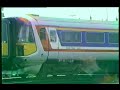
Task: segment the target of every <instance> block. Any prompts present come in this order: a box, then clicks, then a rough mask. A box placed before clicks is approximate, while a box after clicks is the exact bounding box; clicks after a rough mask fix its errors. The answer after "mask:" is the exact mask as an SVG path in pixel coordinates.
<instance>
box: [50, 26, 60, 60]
mask: <svg viewBox="0 0 120 90" xmlns="http://www.w3.org/2000/svg"><path fill="white" fill-rule="evenodd" d="M48 33H49V41H50V47H49V59H58V56H59V55H58V54H59V52H58V50H59V46H58V45H59V44H58V40H57V39H58V38H57V32H56V29H55V28H53V27H49V28H48Z"/></svg>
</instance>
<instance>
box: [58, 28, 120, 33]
mask: <svg viewBox="0 0 120 90" xmlns="http://www.w3.org/2000/svg"><path fill="white" fill-rule="evenodd" d="M56 30H64V31H66V30H69V31H78V32H80V31H86V32H118V30H113V29H112V30H110V29H91V28H84V29H82V28H79V29H77V28H56Z"/></svg>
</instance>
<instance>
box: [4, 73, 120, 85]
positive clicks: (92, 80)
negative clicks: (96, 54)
mask: <svg viewBox="0 0 120 90" xmlns="http://www.w3.org/2000/svg"><path fill="white" fill-rule="evenodd" d="M101 77H103V76H102V74H101V75H99V76H95V75H92V76H88V75H80V74H78V75H73V76H66V75H56V76H52V75H48V76H47V77H46V78H43V79H40V78H37V77H31V78H26V79H23V78H21V77H12V78H6V79H4V78H3V79H2V84H119V79H118V80H116V81H115V80H113V81H109V82H108V81H107V82H104V81H102V80H100V78H101Z"/></svg>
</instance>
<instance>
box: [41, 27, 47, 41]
mask: <svg viewBox="0 0 120 90" xmlns="http://www.w3.org/2000/svg"><path fill="white" fill-rule="evenodd" d="M39 37H40V40H46V30H45V28H41V29H40V31H39Z"/></svg>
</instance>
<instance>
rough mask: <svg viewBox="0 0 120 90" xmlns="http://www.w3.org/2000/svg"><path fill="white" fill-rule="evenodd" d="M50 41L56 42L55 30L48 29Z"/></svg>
mask: <svg viewBox="0 0 120 90" xmlns="http://www.w3.org/2000/svg"><path fill="white" fill-rule="evenodd" d="M50 41H51V42H56V31H55V30H50Z"/></svg>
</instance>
